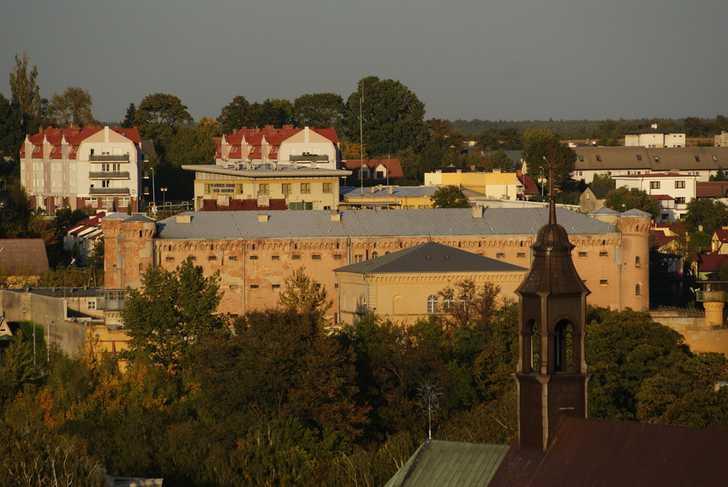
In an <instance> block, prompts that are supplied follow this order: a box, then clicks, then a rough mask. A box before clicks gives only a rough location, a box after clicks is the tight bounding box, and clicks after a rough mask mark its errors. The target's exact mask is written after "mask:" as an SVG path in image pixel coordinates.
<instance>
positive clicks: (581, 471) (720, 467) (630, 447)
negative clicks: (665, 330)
mask: <svg viewBox="0 0 728 487" xmlns="http://www.w3.org/2000/svg"><path fill="white" fill-rule="evenodd" d="M726 452H728V430H721V429H693V428H685V427H682V426H668V425H660V424H645V423H636V422H626V421H601V420H593V419H578V418H564V419H563V420H562V421H561V422H560V423H559V427H558V431H557V433H556V437H555V438H554V442H553V443H552V444H551V447H549V449H548V450H547V451H546V454H545V455H543V458H542V459H541V460H540V462H538V463H537V461H538V454H537V453H534V452H526V451H521V450H519V449H518V448H517V447H515V446H513V447H511V449H510V450H509V452H508V454H507V455H506V457H505V458H504V459H503V461H502V462H501V466H500V467H499V469H498V472H496V475H495V477H494V479H493V481H492V482H491V483H490V486H517V485H518V486H520V485H523V486H526V485H528V486H544V487H546V486H559V487H561V486H580V487H592V486H593V487H597V486H599V487H601V486H605V487H606V486H648V485H649V486H652V485H656V486H657V485H659V486H661V487H665V486H713V485H715V486H717V485H726V484H727V483H728V473H726V460H725V456H726ZM529 459H530V461H529ZM536 463H537V465H535V464H536ZM519 467H520V470H519V471H517V470H516V469H517V468H519ZM534 467H535V468H534ZM528 474H530V475H528ZM529 477H530V478H529Z"/></svg>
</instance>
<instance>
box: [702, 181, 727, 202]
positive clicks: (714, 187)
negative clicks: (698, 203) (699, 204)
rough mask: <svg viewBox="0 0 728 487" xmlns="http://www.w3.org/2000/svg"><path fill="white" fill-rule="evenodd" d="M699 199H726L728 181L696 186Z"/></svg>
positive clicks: (704, 183) (707, 182) (709, 182)
mask: <svg viewBox="0 0 728 487" xmlns="http://www.w3.org/2000/svg"><path fill="white" fill-rule="evenodd" d="M696 196H697V197H698V198H724V197H726V196H728V181H706V182H702V183H701V182H698V183H697V184H696Z"/></svg>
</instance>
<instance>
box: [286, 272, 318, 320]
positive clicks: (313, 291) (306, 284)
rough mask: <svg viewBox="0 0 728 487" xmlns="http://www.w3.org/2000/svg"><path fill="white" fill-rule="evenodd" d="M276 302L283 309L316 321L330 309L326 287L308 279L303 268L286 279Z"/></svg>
mask: <svg viewBox="0 0 728 487" xmlns="http://www.w3.org/2000/svg"><path fill="white" fill-rule="evenodd" d="M278 301H279V302H280V304H281V306H282V307H283V308H284V309H287V310H290V311H292V312H295V313H299V314H301V315H304V316H313V317H314V318H315V319H317V320H318V319H320V318H322V317H323V316H324V315H325V314H326V312H327V311H328V310H329V309H330V308H331V301H329V299H328V297H327V295H326V287H325V286H322V285H321V284H320V283H318V282H316V281H315V280H313V279H311V278H310V277H308V275H307V274H306V270H305V269H304V268H303V267H300V268H298V269H296V270H295V271H293V274H291V275H290V276H289V277H288V278H287V279H286V282H285V284H284V286H283V291H281V294H280V296H279V297H278Z"/></svg>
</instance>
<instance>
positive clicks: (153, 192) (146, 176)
mask: <svg viewBox="0 0 728 487" xmlns="http://www.w3.org/2000/svg"><path fill="white" fill-rule="evenodd" d="M149 169H150V170H151V171H152V204H153V205H154V206H157V190H156V188H155V186H154V168H153V167H150V168H149ZM144 179H146V180H149V174H148V173H147V174H145V175H144Z"/></svg>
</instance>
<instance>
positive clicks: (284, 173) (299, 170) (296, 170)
mask: <svg viewBox="0 0 728 487" xmlns="http://www.w3.org/2000/svg"><path fill="white" fill-rule="evenodd" d="M182 169H184V170H186V171H194V172H206V173H210V174H224V175H226V176H239V177H245V178H270V177H277V178H282V177H289V176H304V177H305V176H312V177H315V176H338V177H343V176H350V175H351V171H346V170H344V169H324V168H317V167H304V166H297V165H291V164H286V165H278V169H228V168H225V167H222V166H218V165H216V164H185V165H183V166H182Z"/></svg>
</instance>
